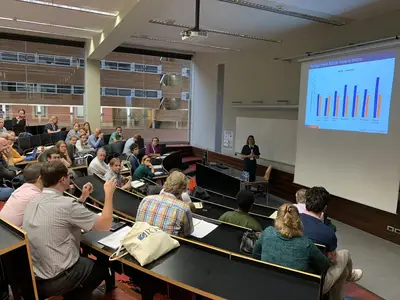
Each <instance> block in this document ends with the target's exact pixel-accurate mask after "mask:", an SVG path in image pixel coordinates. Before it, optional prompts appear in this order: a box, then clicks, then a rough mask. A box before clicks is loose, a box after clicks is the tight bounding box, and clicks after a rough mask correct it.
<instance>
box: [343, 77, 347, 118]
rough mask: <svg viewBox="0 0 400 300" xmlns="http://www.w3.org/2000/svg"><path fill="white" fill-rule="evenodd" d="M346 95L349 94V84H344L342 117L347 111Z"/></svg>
mask: <svg viewBox="0 0 400 300" xmlns="http://www.w3.org/2000/svg"><path fill="white" fill-rule="evenodd" d="M346 96H347V84H346V85H345V86H344V93H343V110H342V117H344V115H345V113H346Z"/></svg>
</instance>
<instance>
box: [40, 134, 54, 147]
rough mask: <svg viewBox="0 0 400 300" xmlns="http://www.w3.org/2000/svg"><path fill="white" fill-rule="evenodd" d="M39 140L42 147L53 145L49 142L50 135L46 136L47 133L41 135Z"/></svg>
mask: <svg viewBox="0 0 400 300" xmlns="http://www.w3.org/2000/svg"><path fill="white" fill-rule="evenodd" d="M40 139H41V141H42V146H50V145H53V143H52V142H51V138H50V134H48V133H43V134H41V135H40Z"/></svg>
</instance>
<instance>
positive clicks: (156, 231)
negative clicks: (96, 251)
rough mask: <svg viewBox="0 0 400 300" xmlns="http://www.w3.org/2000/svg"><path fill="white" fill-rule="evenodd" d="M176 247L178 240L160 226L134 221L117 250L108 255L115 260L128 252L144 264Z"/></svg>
mask: <svg viewBox="0 0 400 300" xmlns="http://www.w3.org/2000/svg"><path fill="white" fill-rule="evenodd" d="M177 247H179V242H178V241H177V240H175V239H173V238H171V237H170V236H169V235H168V234H167V233H165V232H164V231H162V230H161V229H160V228H158V227H155V226H151V225H149V224H147V223H146V222H136V223H135V224H134V225H133V227H132V228H131V230H130V231H129V232H128V234H127V235H126V236H125V237H124V238H123V240H121V245H120V246H119V248H118V250H117V251H116V252H115V253H113V254H112V255H111V256H110V260H111V261H113V260H116V259H118V258H121V257H123V256H125V255H127V254H128V253H129V254H130V255H132V256H133V257H134V258H135V259H136V260H137V261H138V262H139V264H140V265H141V266H144V265H147V264H149V263H151V262H153V261H155V260H156V259H158V258H160V257H161V256H163V255H164V254H167V253H168V252H169V251H171V250H172V249H175V248H177Z"/></svg>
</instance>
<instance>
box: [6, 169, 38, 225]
mask: <svg viewBox="0 0 400 300" xmlns="http://www.w3.org/2000/svg"><path fill="white" fill-rule="evenodd" d="M41 169H42V164H41V163H37V164H31V165H27V166H26V167H25V169H24V172H23V174H24V179H25V183H24V184H23V185H22V186H20V187H19V188H18V189H16V190H15V191H14V192H13V193H12V194H11V196H10V198H9V199H8V201H7V202H6V204H5V205H4V207H3V209H2V210H1V211H0V218H3V219H4V220H6V221H8V222H10V223H12V224H14V225H15V226H18V227H21V226H22V221H23V220H24V213H25V208H26V206H27V205H28V203H29V202H30V201H31V200H32V199H33V198H34V197H35V196H36V195H39V194H40V193H41V192H42V189H43V185H42V179H41V178H40V170H41Z"/></svg>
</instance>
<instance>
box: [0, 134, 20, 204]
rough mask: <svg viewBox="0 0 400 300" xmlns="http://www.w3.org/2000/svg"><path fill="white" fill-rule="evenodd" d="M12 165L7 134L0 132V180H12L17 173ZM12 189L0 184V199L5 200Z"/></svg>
mask: <svg viewBox="0 0 400 300" xmlns="http://www.w3.org/2000/svg"><path fill="white" fill-rule="evenodd" d="M16 170H17V169H16V168H15V167H14V162H13V157H12V152H11V146H10V144H9V142H8V134H7V133H5V132H2V133H0V181H1V182H2V181H3V180H12V179H13V178H14V177H15V176H16V175H17V171H16ZM13 191H14V189H13V188H11V187H7V186H5V185H3V183H1V184H0V201H7V199H8V198H9V197H10V196H11V193H12V192H13Z"/></svg>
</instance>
